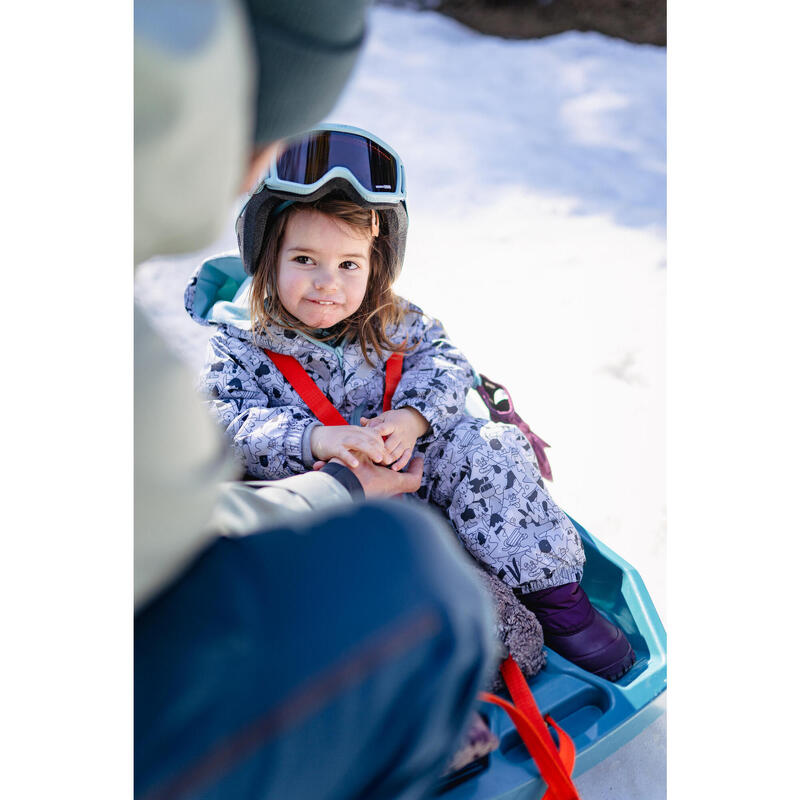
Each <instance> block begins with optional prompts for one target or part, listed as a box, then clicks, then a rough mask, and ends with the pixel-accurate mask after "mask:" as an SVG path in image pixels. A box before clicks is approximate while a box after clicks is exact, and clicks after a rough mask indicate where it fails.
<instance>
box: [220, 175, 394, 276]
mask: <svg viewBox="0 0 800 800" xmlns="http://www.w3.org/2000/svg"><path fill="white" fill-rule="evenodd" d="M333 192H337V193H339V194H342V195H344V196H345V197H347V199H348V200H351V201H352V202H354V203H355V204H356V205H359V206H362V207H364V208H374V209H375V210H376V211H381V212H383V213H382V214H381V216H382V218H383V219H384V220H385V221H386V225H387V228H388V231H387V233H388V235H389V238H390V239H391V242H392V247H393V249H394V251H395V252H396V254H397V258H396V259H395V264H394V270H393V273H392V276H391V279H392V282H394V281H395V280H396V279H397V276H398V275H399V274H400V270H401V268H402V266H403V258H404V257H405V252H406V235H407V233H408V210H407V209H406V203H405V200H403V201H401V202H400V203H385V204H382V203H368V202H367V201H366V200H364V198H363V197H362V196H361V195H360V194H359V193H358V191H356V189H355V188H354V187H353V186H352V184H351V183H350V182H349V181H348V180H346V179H345V178H334V179H333V180H331V181H328V183H326V184H325V185H324V186H322V187H320V188H319V189H317V191H315V192H313V193H312V194H308V195H303V196H302V197H301V196H299V195H296V194H292V193H291V192H281V191H278V190H273V189H268V188H267V187H266V186H264V187H262V188H261V189H260V190H259V191H257V192H255V193H254V194H253V195H252V196H251V197H250V199H249V200H248V201H247V203H246V205H245V207H244V208H243V209H242V211H241V213H240V214H239V217H238V218H237V220H236V239H237V241H238V243H239V253H240V254H241V256H242V264H243V265H244V269H245V272H246V273H247V274H248V275H254V274H255V271H256V267H257V265H258V262H259V261H260V259H261V254H262V252H263V250H264V239H265V236H266V232H267V227H268V225H270V224H271V221H270V216H271V215H272V213H273V212H274V210H275V209H276V208H277V207H278V206H279V205H280V204H281V203H283V202H284V201H286V200H292V201H293V202H295V203H298V204H300V203H313V202H314V201H315V200H319V199H320V197H325V196H326V195H328V194H332V193H333Z"/></svg>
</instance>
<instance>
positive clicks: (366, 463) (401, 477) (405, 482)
mask: <svg viewBox="0 0 800 800" xmlns="http://www.w3.org/2000/svg"><path fill="white" fill-rule="evenodd" d="M355 455H356V456H357V457H358V456H360V457H359V458H358V466H356V467H353V466H351V465H350V464H345V463H344V462H343V461H341V460H339V459H338V458H332V459H331V461H332V462H333V463H335V464H342V466H345V467H347V468H348V469H349V470H350V471H351V472H352V473H353V474H354V475H355V476H356V477H357V478H358V481H359V483H360V484H361V486H362V487H363V489H364V494H365V495H366V496H367V497H392V496H394V495H396V494H406V493H407V492H416V491H417V489H419V487H420V484H421V483H422V463H423V461H422V458H420V457H419V456H417V457H416V458H412V459H411V462H410V463H409V465H408V469H407V470H406V471H405V472H396V471H395V470H393V469H390V468H389V467H381V466H379V465H378V464H373V463H372V461H370V460H369V459H368V458H365V457H363V456H361V454H360V453H356V454H355ZM325 464H326V462H325V461H317V462H316V463H315V464H314V469H322V467H324V466H325Z"/></svg>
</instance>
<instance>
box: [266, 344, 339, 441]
mask: <svg viewBox="0 0 800 800" xmlns="http://www.w3.org/2000/svg"><path fill="white" fill-rule="evenodd" d="M264 352H265V353H266V354H267V355H268V356H269V357H270V358H271V359H272V363H273V364H274V365H275V366H276V367H277V368H278V369H279V370H280V371H281V373H282V374H283V377H284V378H286V380H287V381H289V383H291V384H292V387H293V388H294V390H295V391H296V392H297V394H299V395H300V397H301V398H302V399H303V402H304V403H305V404H306V405H307V406H308V407H309V409H310V410H311V413H312V414H313V415H314V416H315V417H316V418H317V419H318V420H319V421H320V422H321V423H322V424H323V425H347V420H346V419H345V418H344V417H343V416H342V415H341V414H340V413H339V412H338V411H337V410H336V409H335V408H334V406H333V403H331V401H330V400H328V398H327V397H325V395H324V394H323V393H322V391H321V390H320V388H319V386H317V384H316V383H314V381H313V380H311V378H310V376H309V374H308V373H307V372H306V371H305V370H304V369H303V368H302V367H301V366H300V363H299V362H298V361H297V359H295V358H292V356H285V355H281V354H280V353H273V352H272V350H267V349H266V348H265V349H264Z"/></svg>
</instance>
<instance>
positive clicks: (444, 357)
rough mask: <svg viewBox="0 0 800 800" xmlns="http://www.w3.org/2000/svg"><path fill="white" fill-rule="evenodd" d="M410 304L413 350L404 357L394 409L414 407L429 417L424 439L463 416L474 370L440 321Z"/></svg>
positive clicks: (447, 428) (443, 430)
mask: <svg viewBox="0 0 800 800" xmlns="http://www.w3.org/2000/svg"><path fill="white" fill-rule="evenodd" d="M409 307H410V310H409V313H408V314H407V316H406V319H407V320H408V323H407V325H408V328H409V336H408V345H409V349H410V352H408V353H407V354H406V356H405V358H404V360H403V376H402V378H401V379H400V383H399V384H398V385H397V389H395V392H394V397H393V399H392V408H403V407H408V408H414V409H416V410H417V411H419V413H420V414H422V416H423V417H425V419H427V420H428V422H429V423H430V425H431V429H430V430H429V431H428V433H427V434H425V436H423V437H422V438H421V439H420V441H422V442H424V441H427V440H430V439H434V438H437V437H439V436H440V435H441V434H442V433H445V432H446V431H448V430H449V429H450V428H452V427H453V425H454V424H455V423H456V421H457V420H458V419H459V418H460V417H461V416H463V414H464V404H465V401H466V397H467V392H468V391H469V390H470V388H471V387H472V385H473V370H472V367H471V366H470V364H469V362H468V361H467V359H466V358H465V356H464V355H463V353H461V351H460V350H459V349H458V348H457V347H456V346H455V345H454V344H453V343H452V342H451V341H450V339H448V337H447V333H445V330H444V327H442V323H441V322H439V320H436V319H432V318H431V317H428V316H426V315H425V314H423V313H422V311H420V309H418V308H417V307H416V306H413V305H410V304H409ZM414 345H416V347H414ZM412 348H413V349H412Z"/></svg>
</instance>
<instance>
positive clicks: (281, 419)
mask: <svg viewBox="0 0 800 800" xmlns="http://www.w3.org/2000/svg"><path fill="white" fill-rule="evenodd" d="M201 269H202V268H201ZM194 286H195V283H194V282H193V283H190V285H189V287H188V288H187V291H186V295H185V303H186V308H187V310H188V311H189V313H190V315H191V316H192V317H193V318H194V319H195V320H196V321H197V322H200V323H201V324H208V323H207V322H206V320H205V319H204V318H203V317H202V316H201V315H198V314H196V313H195V312H194ZM404 302H406V301H404ZM218 330H219V332H218V333H217V334H216V335H215V336H213V337H212V338H211V340H210V343H209V356H208V360H207V364H206V367H205V369H204V371H203V373H202V376H201V380H200V389H201V391H202V392H203V393H204V394H205V395H206V396H207V397H208V405H209V407H210V409H211V411H212V412H213V414H214V416H215V417H216V419H217V420H218V421H219V423H220V424H221V425H222V426H223V428H224V429H225V430H226V432H227V434H228V436H229V437H230V439H231V441H232V443H233V446H234V449H235V451H236V453H237V454H238V456H239V458H240V459H241V461H242V463H243V465H244V466H245V468H246V470H247V472H248V473H249V474H251V475H253V476H255V477H258V478H262V479H277V478H283V477H286V476H288V475H292V474H297V473H302V472H306V471H307V470H308V469H310V468H311V463H308V462H307V461H304V460H303V447H302V445H303V434H304V433H305V431H306V429H307V428H308V427H309V426H310V425H313V424H316V419H315V418H314V416H313V415H312V414H311V412H310V411H309V409H308V407H307V406H306V405H305V403H304V402H303V401H302V399H301V398H300V397H299V395H298V394H297V393H296V392H295V390H294V388H293V387H292V386H291V384H289V383H288V382H287V381H286V379H285V378H284V377H283V375H282V374H281V373H280V372H279V371H278V369H277V368H276V367H275V366H274V365H273V364H272V362H271V361H270V360H269V358H268V357H267V355H266V354H265V353H264V349H263V348H267V349H269V350H273V351H276V352H279V353H284V354H286V355H290V356H293V357H294V358H296V359H297V360H298V361H299V362H300V364H301V365H302V367H303V368H304V369H305V370H306V372H307V373H308V374H309V376H310V377H311V378H312V379H313V380H314V381H315V383H316V384H317V386H318V387H319V388H320V389H321V390H322V391H323V393H324V394H325V395H326V396H327V397H328V399H329V400H330V401H331V402H332V403H333V405H334V406H335V407H336V409H337V410H338V411H339V412H340V413H341V414H342V416H344V417H345V419H348V420H349V421H350V423H351V424H358V420H359V418H360V417H361V416H368V417H369V416H375V415H377V414H379V413H380V411H381V404H382V400H383V393H384V376H385V371H384V365H385V362H386V359H387V358H388V357H389V355H390V353H384V355H383V358H382V359H379V358H378V356H377V355H376V354H375V353H373V352H371V351H370V358H371V359H372V360H373V362H375V363H376V364H377V366H376V367H371V366H370V365H369V364H367V363H366V361H365V359H364V356H363V354H362V352H361V348H360V346H359V345H358V344H357V343H354V342H351V343H344V344H342V345H340V346H338V347H331V346H328V345H327V344H324V343H321V342H318V341H316V340H313V339H309V338H307V337H305V336H304V335H303V334H300V333H298V332H297V331H294V330H289V329H285V328H281V327H278V326H272V327H270V329H269V330H268V331H266V332H265V333H264V334H263V335H259V336H257V337H255V338H254V337H253V334H252V332H251V331H250V330H244V329H242V328H239V327H236V326H234V325H228V324H220V325H218ZM406 337H407V341H408V345H409V348H410V352H408V353H407V354H406V356H405V359H404V363H403V375H402V378H401V380H400V382H399V384H398V386H397V388H396V390H395V393H394V397H393V402H392V406H393V407H394V408H400V407H403V406H408V407H411V408H415V409H417V411H419V412H420V413H421V414H422V415H423V416H424V417H425V418H426V419H427V420H428V421H429V422H430V425H431V427H430V430H429V431H428V432H427V433H426V434H425V435H424V436H423V437H422V438H420V439H419V440H418V442H417V453H418V454H420V455H424V456H425V467H424V474H423V481H422V486H421V488H420V490H419V492H418V496H419V497H420V498H422V499H424V500H426V501H427V502H429V503H432V504H434V505H436V506H438V507H439V508H441V509H442V510H443V511H444V512H445V513H446V514H447V516H448V518H449V519H450V521H451V523H452V524H453V527H454V528H455V531H456V533H457V534H458V536H459V538H460V540H461V541H462V543H463V544H464V546H465V547H466V549H467V550H468V551H469V552H470V553H471V554H472V555H473V556H474V557H475V558H476V559H478V560H479V561H481V562H482V563H483V564H485V565H486V566H488V567H489V568H490V569H491V570H492V571H493V572H494V573H495V574H496V575H497V576H498V577H499V578H500V579H501V580H503V581H504V582H505V583H507V584H508V585H510V586H512V587H514V588H518V589H521V590H522V591H535V590H538V589H543V588H549V587H552V586H559V585H561V584H564V583H569V582H571V581H579V580H580V577H581V574H582V567H583V562H584V554H583V548H582V546H581V543H580V538H579V537H578V534H577V532H576V531H575V529H574V527H573V526H572V525H571V524H570V522H569V519H568V518H567V517H566V515H565V514H564V512H563V511H561V509H560V508H558V506H556V505H555V504H554V503H553V501H552V499H551V498H550V495H549V494H548V492H547V490H546V489H545V488H544V484H543V481H542V479H541V475H540V474H539V469H538V466H537V463H536V457H535V455H534V453H533V450H532V448H531V446H530V444H529V443H528V441H527V440H526V439H525V437H524V436H523V435H522V434H521V433H520V431H519V430H518V429H517V428H516V427H514V426H512V425H505V424H501V423H495V422H489V421H487V420H483V419H476V418H474V417H471V416H469V415H468V414H467V413H466V411H465V401H466V396H467V392H468V391H469V389H470V388H471V387H472V385H473V381H474V372H473V369H472V367H471V366H470V364H469V362H468V361H467V359H466V358H465V357H464V355H463V354H462V353H461V352H460V351H459V350H458V349H457V348H456V347H455V346H454V345H453V343H452V342H451V341H450V340H449V339H448V337H447V334H446V333H445V330H444V328H443V327H442V325H441V323H440V322H439V321H438V320H434V319H431V318H430V317H428V316H426V315H425V314H424V313H423V312H422V311H421V309H419V308H418V307H416V306H414V305H412V304H411V303H407V314H406V317H405V320H404V322H403V323H402V324H401V325H400V326H399V328H398V329H397V330H396V331H394V332H393V335H392V339H393V341H397V342H402V341H403V340H404V339H406Z"/></svg>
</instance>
